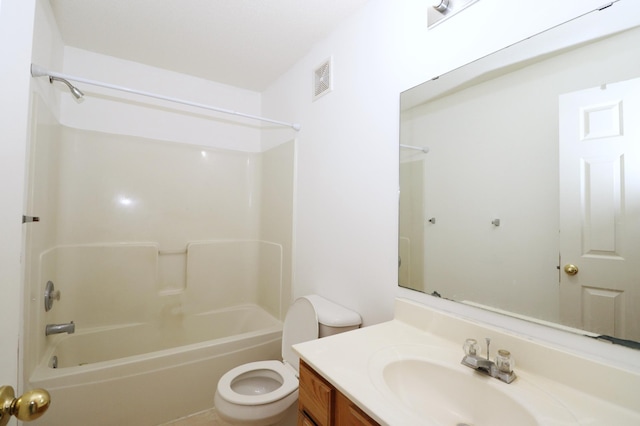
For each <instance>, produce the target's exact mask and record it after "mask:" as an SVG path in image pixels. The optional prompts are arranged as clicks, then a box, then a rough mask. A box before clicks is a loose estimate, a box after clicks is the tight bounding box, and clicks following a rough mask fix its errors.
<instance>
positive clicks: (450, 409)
mask: <svg viewBox="0 0 640 426" xmlns="http://www.w3.org/2000/svg"><path fill="white" fill-rule="evenodd" d="M461 358H462V351H446V350H443V349H440V348H437V347H432V346H426V345H424V346H423V345H406V346H399V347H398V346H394V347H390V348H387V349H384V350H382V351H379V352H377V353H376V354H374V355H373V356H372V358H371V359H370V360H369V373H370V377H371V379H372V381H373V383H374V386H375V387H376V389H377V390H378V391H380V392H382V393H383V394H384V395H385V397H386V398H387V399H388V400H390V401H393V403H395V404H396V405H397V406H398V408H399V409H402V410H403V411H405V412H406V413H409V414H410V415H411V416H412V417H413V418H415V421H416V424H423V425H429V424H431V425H446V426H462V425H469V426H471V425H473V426H482V425H515V424H517V425H518V426H536V425H560V424H562V425H567V424H577V421H576V419H575V417H574V416H573V415H572V414H571V413H570V412H569V411H568V410H566V409H565V408H564V406H562V405H561V404H559V403H558V402H557V401H556V400H555V399H553V398H552V397H551V396H550V395H548V394H546V393H545V392H544V391H542V390H541V389H539V388H536V387H535V386H533V385H532V384H531V383H528V382H527V381H526V380H524V379H522V378H518V379H516V381H514V382H513V383H512V384H506V383H503V382H500V381H499V380H497V379H494V378H491V377H488V376H484V375H481V374H480V373H477V372H475V371H473V370H472V369H470V368H468V367H464V366H462V365H460V364H459V361H460V359H461Z"/></svg>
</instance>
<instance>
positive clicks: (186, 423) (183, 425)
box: [161, 410, 222, 426]
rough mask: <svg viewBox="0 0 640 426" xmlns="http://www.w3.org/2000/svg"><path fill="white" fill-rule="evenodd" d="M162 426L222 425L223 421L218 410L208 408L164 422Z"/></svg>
mask: <svg viewBox="0 0 640 426" xmlns="http://www.w3.org/2000/svg"><path fill="white" fill-rule="evenodd" d="M161 426H222V422H221V421H220V419H218V415H217V414H216V410H207V411H202V412H200V413H195V414H192V415H190V416H187V417H183V418H181V419H178V420H174V421H172V422H169V423H163V424H162V425H161Z"/></svg>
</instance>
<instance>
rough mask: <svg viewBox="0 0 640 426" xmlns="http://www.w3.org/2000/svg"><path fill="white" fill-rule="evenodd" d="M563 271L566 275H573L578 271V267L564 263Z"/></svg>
mask: <svg viewBox="0 0 640 426" xmlns="http://www.w3.org/2000/svg"><path fill="white" fill-rule="evenodd" d="M564 272H566V273H567V274H568V275H575V274H577V273H578V267H577V266H576V265H572V264H571V263H569V264H567V265H564Z"/></svg>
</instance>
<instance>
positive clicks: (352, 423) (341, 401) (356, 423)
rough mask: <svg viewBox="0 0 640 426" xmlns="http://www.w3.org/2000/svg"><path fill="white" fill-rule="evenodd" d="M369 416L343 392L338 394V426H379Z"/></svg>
mask: <svg viewBox="0 0 640 426" xmlns="http://www.w3.org/2000/svg"><path fill="white" fill-rule="evenodd" d="M377 425H378V423H377V422H376V421H375V420H373V419H372V418H371V417H369V416H368V415H367V414H366V413H365V412H364V411H362V410H361V409H360V408H358V406H356V405H355V404H354V403H353V402H351V400H349V399H348V398H347V397H346V396H344V395H343V394H342V393H341V392H337V394H336V426H377Z"/></svg>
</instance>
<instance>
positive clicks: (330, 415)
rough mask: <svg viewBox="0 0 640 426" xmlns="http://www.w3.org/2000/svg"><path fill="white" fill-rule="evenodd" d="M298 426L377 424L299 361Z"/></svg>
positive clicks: (361, 425)
mask: <svg viewBox="0 0 640 426" xmlns="http://www.w3.org/2000/svg"><path fill="white" fill-rule="evenodd" d="M299 391H300V392H299V397H298V426H376V425H378V423H377V422H376V421H375V420H373V419H372V418H371V417H369V416H368V415H367V414H366V413H365V412H364V411H362V410H361V409H360V408H359V407H358V406H357V405H355V404H354V403H353V402H351V400H349V398H347V397H346V396H345V395H343V394H342V393H341V392H340V391H338V390H337V389H336V388H334V387H333V385H331V383H329V382H328V381H326V380H325V379H324V378H323V377H321V376H320V375H319V374H318V373H316V372H315V371H314V370H313V369H312V368H311V367H310V366H309V365H307V364H306V363H305V362H304V361H302V360H300V389H299Z"/></svg>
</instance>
